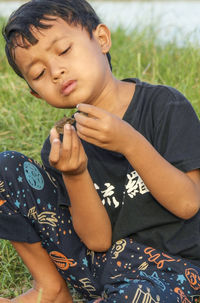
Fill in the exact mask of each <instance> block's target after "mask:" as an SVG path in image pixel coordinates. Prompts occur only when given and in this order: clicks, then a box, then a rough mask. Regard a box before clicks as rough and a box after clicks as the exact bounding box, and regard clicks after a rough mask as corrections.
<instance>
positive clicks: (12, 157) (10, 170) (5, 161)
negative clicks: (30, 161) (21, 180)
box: [0, 151, 27, 178]
mask: <svg viewBox="0 0 200 303" xmlns="http://www.w3.org/2000/svg"><path fill="white" fill-rule="evenodd" d="M26 159H27V157H26V156H24V155H23V154H21V153H18V152H16V151H5V152H1V153H0V167H1V172H0V175H1V176H2V177H3V178H5V177H6V176H14V175H15V173H17V170H18V169H19V167H20V166H21V165H22V164H23V162H24V161H25V160H26Z"/></svg>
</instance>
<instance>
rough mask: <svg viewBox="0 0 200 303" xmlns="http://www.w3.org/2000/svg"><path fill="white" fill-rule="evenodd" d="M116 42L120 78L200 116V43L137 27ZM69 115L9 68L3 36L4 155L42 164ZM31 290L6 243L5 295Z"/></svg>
mask: <svg viewBox="0 0 200 303" xmlns="http://www.w3.org/2000/svg"><path fill="white" fill-rule="evenodd" d="M2 22H3V21H1V27H2V24H3V23H2ZM112 38H113V46H112V51H111V55H112V64H113V73H114V74H115V76H116V77H117V78H123V77H138V78H140V79H142V80H144V81H149V82H151V83H162V84H167V85H170V86H173V87H176V88H177V89H178V90H180V91H181V92H182V93H183V94H184V95H185V96H186V97H187V98H188V99H189V100H190V101H191V103H192V104H193V106H194V108H195V110H196V112H197V114H198V116H199V117H200V97H199V95H200V89H199V83H200V73H199V70H200V47H199V45H198V43H197V44H196V45H194V44H193V45H191V44H189V43H188V42H187V37H186V38H185V44H184V46H183V47H178V46H177V44H176V41H172V42H170V43H167V44H165V45H159V43H158V41H157V34H156V27H155V26H154V27H149V28H146V29H143V30H141V29H140V31H139V30H138V29H135V30H134V31H133V32H132V33H131V34H130V35H129V36H126V35H125V33H124V31H122V30H120V29H118V30H117V31H116V32H114V33H112ZM64 113H66V114H70V113H69V112H67V111H66V110H58V109H54V108H51V107H50V106H48V105H46V104H45V103H44V102H42V101H40V100H38V99H35V98H33V97H32V96H31V95H30V94H29V90H28V88H27V85H26V83H25V82H24V81H23V80H21V79H20V78H18V77H17V76H16V75H15V74H14V72H12V70H11V69H10V67H9V66H8V64H7V62H6V58H5V55H4V43H3V40H2V38H0V151H5V150H17V151H20V152H22V153H25V154H27V155H29V156H30V157H33V158H35V159H36V160H38V161H40V149H41V147H42V142H43V141H44V139H45V138H46V137H47V135H48V133H49V129H50V128H51V127H52V125H53V124H54V121H55V120H57V119H59V118H60V117H62V116H63V114H64ZM30 286H31V277H30V275H29V273H28V271H27V269H26V268H25V266H24V265H23V264H22V262H21V261H20V259H19V258H18V256H17V255H16V253H15V251H14V250H13V248H12V247H11V245H10V244H9V243H8V242H7V241H5V240H0V296H4V297H13V296H16V295H18V294H20V293H21V292H23V291H24V290H26V289H27V288H29V287H30ZM76 298H77V297H76ZM77 301H78V298H77Z"/></svg>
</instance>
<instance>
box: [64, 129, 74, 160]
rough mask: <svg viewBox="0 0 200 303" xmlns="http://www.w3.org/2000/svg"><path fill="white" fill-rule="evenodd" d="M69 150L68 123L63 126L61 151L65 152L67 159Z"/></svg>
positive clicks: (70, 144)
mask: <svg viewBox="0 0 200 303" xmlns="http://www.w3.org/2000/svg"><path fill="white" fill-rule="evenodd" d="M71 150H72V127H71V125H70V124H69V123H67V124H65V126H64V133H63V151H64V152H65V155H64V156H65V157H66V155H67V156H68V158H70V157H71Z"/></svg>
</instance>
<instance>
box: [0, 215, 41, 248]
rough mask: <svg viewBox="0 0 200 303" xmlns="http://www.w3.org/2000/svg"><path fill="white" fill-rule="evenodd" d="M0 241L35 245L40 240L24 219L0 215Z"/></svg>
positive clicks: (17, 216)
mask: <svg viewBox="0 0 200 303" xmlns="http://www.w3.org/2000/svg"><path fill="white" fill-rule="evenodd" d="M0 239H6V240H9V241H17V242H27V243H35V242H41V239H40V237H39V235H38V234H37V232H36V231H35V229H34V228H33V226H32V225H31V224H30V222H29V220H28V219H27V218H26V217H23V216H22V215H21V214H12V215H8V214H4V213H0Z"/></svg>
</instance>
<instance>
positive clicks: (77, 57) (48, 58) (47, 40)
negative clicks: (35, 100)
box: [15, 18, 111, 108]
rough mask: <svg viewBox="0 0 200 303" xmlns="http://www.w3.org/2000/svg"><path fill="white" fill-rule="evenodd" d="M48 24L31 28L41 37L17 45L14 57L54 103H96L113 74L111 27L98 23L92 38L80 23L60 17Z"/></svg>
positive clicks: (44, 96) (39, 93) (35, 86)
mask: <svg viewBox="0 0 200 303" xmlns="http://www.w3.org/2000/svg"><path fill="white" fill-rule="evenodd" d="M43 22H47V21H43ZM48 24H50V25H52V27H51V28H49V29H40V30H37V29H35V28H33V29H32V31H33V34H34V36H35V37H36V38H37V39H38V42H37V43H36V44H35V45H30V46H29V47H28V48H21V47H17V48H16V49H15V61H16V64H17V65H18V67H19V68H20V70H21V72H22V74H23V76H24V78H25V80H26V81H27V82H28V83H29V85H30V87H31V88H32V89H33V90H34V91H35V92H36V93H37V94H36V95H37V96H38V97H40V98H42V99H44V100H45V101H46V102H47V103H49V104H51V105H52V106H54V107H58V108H72V107H75V106H76V105H77V104H78V103H81V102H84V103H91V104H94V103H95V100H97V99H98V98H100V95H101V93H102V91H103V89H104V87H105V85H107V81H108V78H109V77H110V68H109V64H108V61H107V57H106V53H107V52H108V51H109V49H110V45H111V41H110V33H109V30H108V29H107V28H106V27H105V26H104V25H99V26H98V27H97V29H96V30H95V31H94V32H93V38H90V36H89V33H88V32H87V31H86V30H85V29H83V28H82V27H81V26H72V25H68V24H67V23H66V22H65V21H64V20H63V19H61V18H57V19H56V20H52V21H48Z"/></svg>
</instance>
